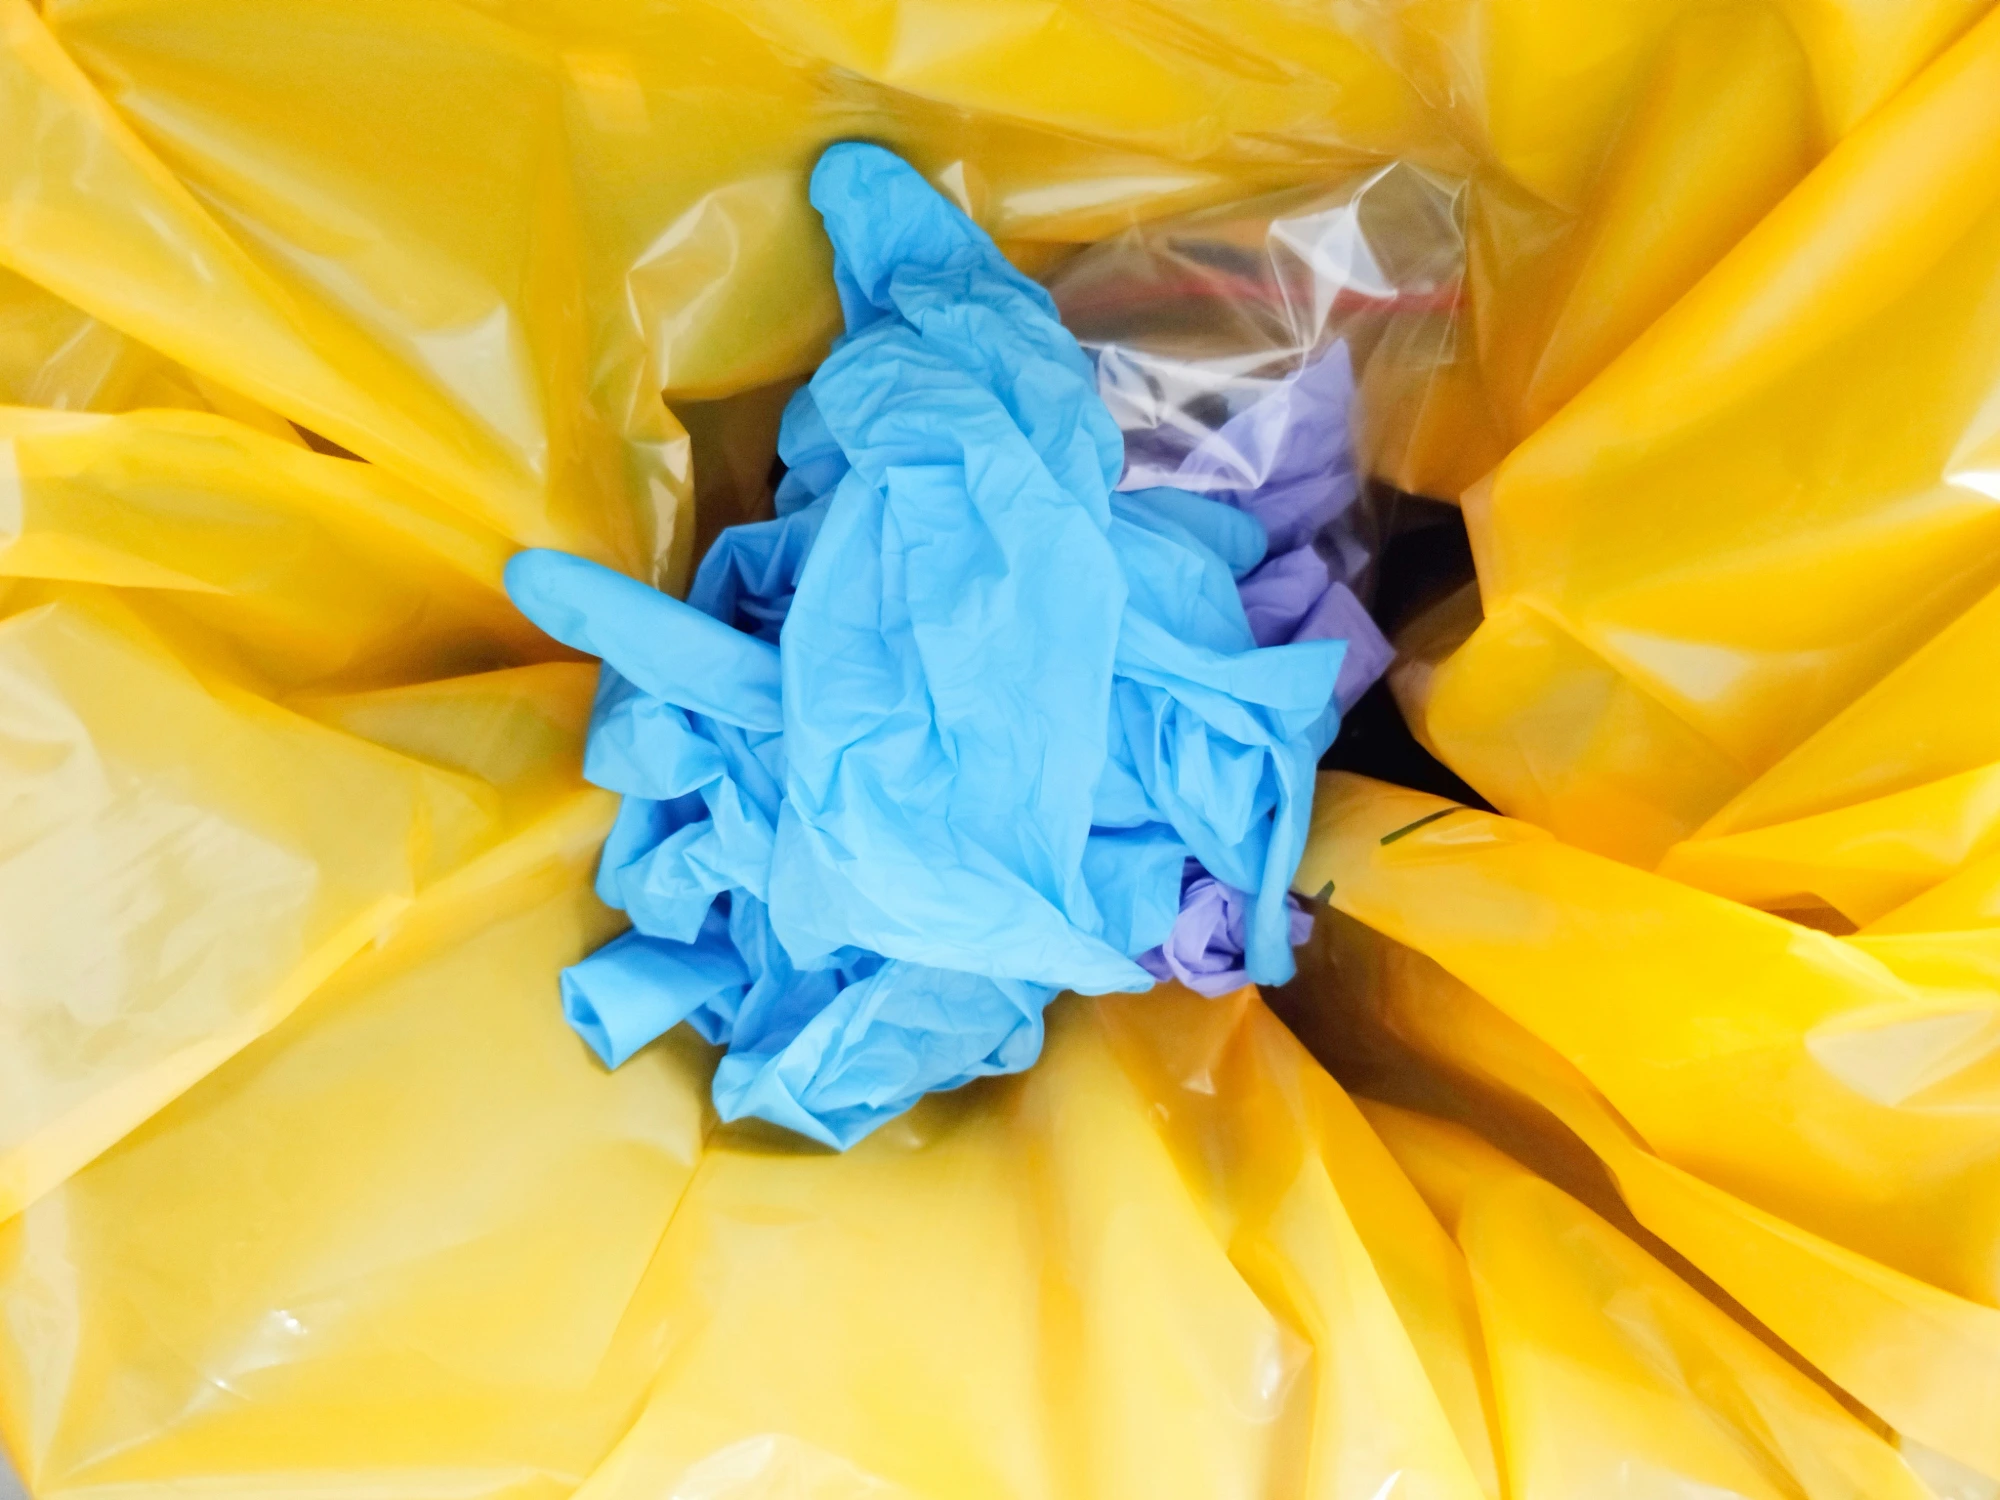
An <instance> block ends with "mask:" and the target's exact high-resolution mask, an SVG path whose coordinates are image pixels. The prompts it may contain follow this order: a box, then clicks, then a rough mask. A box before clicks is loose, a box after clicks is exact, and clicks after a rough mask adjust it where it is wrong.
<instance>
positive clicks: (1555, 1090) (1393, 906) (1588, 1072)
mask: <svg viewBox="0 0 2000 1500" xmlns="http://www.w3.org/2000/svg"><path fill="white" fill-rule="evenodd" d="M1440 813H1442V814H1443V816H1438V814H1440ZM1423 819H1430V820H1431V821H1428V822H1421V823H1420V820H1423ZM1413 825H1418V826H1413ZM1404 830H1407V832H1405V831H1404ZM1300 881H1301V884H1304V883H1306V882H1310V881H1319V882H1325V881H1332V882H1333V887H1334V889H1333V897H1332V899H1333V901H1334V903H1335V905H1336V906H1337V907H1338V908H1339V909H1340V911H1342V912H1344V913H1347V914H1349V915H1351V916H1352V917H1354V918H1356V919H1358V921H1359V922H1361V923H1365V924H1367V928H1369V929H1373V933H1372V934H1371V933H1368V932H1365V931H1363V930H1361V929H1354V930H1352V931H1350V932H1349V933H1348V935H1347V939H1346V941H1348V942H1350V943H1358V944H1360V946H1361V947H1362V949H1363V951H1364V952H1366V951H1367V948H1368V944H1369V943H1370V942H1373V943H1377V944H1379V943H1382V942H1385V941H1391V940H1392V941H1393V943H1394V944H1399V945H1403V947H1404V948H1405V949H1407V950H1414V951H1412V952H1407V953H1399V952H1396V951H1391V952H1389V953H1387V954H1378V955H1377V956H1376V957H1374V958H1373V959H1372V960H1364V961H1362V962H1360V963H1358V964H1357V963H1356V962H1355V961H1353V960H1350V961H1349V965H1348V967H1350V968H1358V969H1360V970H1362V971H1365V972H1366V974H1367V978H1366V979H1365V980H1361V981H1357V987H1358V990H1359V992H1360V993H1361V994H1362V995H1363V996H1364V997H1366V1003H1367V1004H1368V1005H1372V1006H1375V1007H1378V1008H1380V1009H1381V1010H1382V1011H1383V1012H1384V1013H1385V1015H1386V1019H1387V1021H1388V1024H1389V1025H1390V1027H1391V1029H1393V1030H1395V1031H1397V1032H1399V1033H1400V1034H1401V1035H1403V1037H1404V1038H1405V1039H1406V1040H1407V1041H1408V1042H1409V1043H1410V1045H1412V1046H1413V1047H1415V1048H1416V1049H1417V1050H1418V1051H1420V1052H1421V1053H1423V1054H1424V1055H1426V1056H1428V1057H1430V1058H1432V1059H1434V1060H1436V1061H1437V1062H1439V1063H1441V1064H1442V1065H1444V1066H1445V1067H1447V1068H1448V1069H1451V1070H1453V1071H1455V1072H1458V1073H1461V1074H1464V1075H1467V1076H1469V1077H1471V1078H1474V1079H1476V1080H1479V1081H1481V1082H1483V1083H1485V1084H1487V1085H1489V1086H1492V1087H1496V1088H1498V1089H1501V1090H1503V1091H1505V1092H1507V1093H1509V1094H1512V1095H1518V1096H1520V1097H1522V1098H1524V1099H1526V1100H1528V1101H1531V1102H1532V1103H1533V1104H1535V1105H1537V1106H1539V1107H1540V1108H1541V1109H1542V1110H1545V1111H1547V1112H1548V1113H1549V1114H1551V1115H1553V1116H1554V1117H1555V1118H1556V1119H1558V1120H1560V1121H1561V1122H1562V1124H1563V1126H1565V1127H1567V1129H1568V1130H1569V1131H1571V1132H1573V1133H1574V1135H1575V1136H1576V1137H1577V1138H1579V1139H1580V1140H1581V1141H1582V1142H1584V1143H1585V1145H1586V1146H1587V1147H1588V1148H1589V1149H1590V1150H1591V1151H1592V1152H1594V1153H1595V1154H1596V1155H1597V1156H1598V1157H1599V1158H1600V1159H1601V1160H1602V1161H1603V1163H1604V1164H1605V1166H1606V1167H1607V1168H1608V1169H1609V1170H1610V1172H1611V1174H1612V1176H1613V1178H1614V1179H1615V1180H1616V1182H1617V1184H1618V1188H1619V1190H1620V1192H1621V1193H1622V1195H1623V1197H1624V1200H1625V1202H1626V1204H1627V1205H1628V1206H1629V1207H1630V1209H1631V1211H1632V1213H1633V1214H1634V1215H1636V1216H1637V1218H1638V1219H1639V1220H1640V1221H1641V1222H1642V1223H1644V1224H1645V1225H1646V1227H1647V1228H1648V1229H1650V1230H1652V1231H1653V1232H1654V1233H1656V1234H1658V1235H1659V1236H1660V1237H1661V1238H1662V1239H1664V1240H1666V1241H1667V1242H1668V1243H1669V1244H1671V1245H1672V1246H1673V1247H1674V1248H1675V1249H1676V1250H1678V1251H1680V1252H1681V1253H1682V1254H1683V1255H1685V1256H1686V1257H1687V1258H1688V1259H1689V1260H1690V1261H1691V1262H1693V1263H1694V1264H1695V1265H1696V1266H1698V1267H1699V1268H1700V1269H1701V1270H1702V1271H1704V1272H1705V1273H1707V1274H1708V1275H1709V1276H1711V1277H1712V1278H1714V1280H1715V1281H1716V1282H1717V1283H1718V1284H1719V1285H1720V1286H1721V1287H1723V1288H1724V1289H1725V1290H1726V1291H1728V1293H1729V1294H1730V1295H1731V1296H1733V1297H1734V1298H1736V1300H1737V1301H1738V1302H1740V1303H1741V1304H1742V1305H1743V1306H1744V1307H1745V1308H1747V1309H1748V1310H1749V1311H1750V1312H1751V1313H1752V1314H1754V1315H1755V1316H1756V1317H1757V1318H1758V1319H1760V1320H1761V1321H1762V1322H1763V1323H1764V1324H1765V1325H1767V1326H1768V1327H1769V1328H1771V1329H1772V1330H1773V1331H1774V1332H1775V1333H1776V1334H1777V1335H1778V1336H1779V1337H1780V1338H1782V1339H1783V1340H1784V1341H1785V1342H1786V1343H1788V1344H1789V1345H1790V1346H1791V1347H1792V1348H1794V1349H1796V1350H1798V1351H1799V1352H1800V1353H1801V1354H1802V1355H1803V1356H1805V1357H1806V1358H1807V1359H1809V1360H1810V1361H1811V1362H1812V1363H1813V1364H1814V1365H1815V1366H1816V1367H1817V1368H1818V1369H1820V1370H1821V1371H1823V1372H1824V1373H1825V1374H1826V1375H1827V1376H1828V1377H1830V1378H1831V1379H1833V1380H1834V1381H1836V1382H1838V1383H1839V1384H1840V1385H1842V1386H1843V1387H1844V1388H1845V1389H1847V1390H1848V1391H1850V1392H1851V1393H1852V1394H1853V1395H1854V1396H1855V1398H1856V1399H1858V1400H1859V1401H1861V1402H1862V1403H1864V1404H1865V1405H1866V1406H1867V1407H1869V1408H1870V1409H1871V1410H1873V1411H1875V1412H1877V1413H1878V1414H1879V1415H1880V1416H1882V1417H1883V1418H1884V1419H1886V1420H1887V1421H1888V1422H1890V1423H1891V1424H1892V1425H1893V1426H1894V1427H1896V1428H1897V1429H1898V1430H1899V1431H1902V1432H1905V1433H1908V1434H1910V1435H1911V1436H1913V1437H1915V1438H1916V1439H1918V1440H1919V1441H1921V1442H1923V1443H1925V1444H1927V1445H1929V1446H1930V1447H1933V1448H1936V1449H1938V1450H1939V1451H1941V1452H1944V1453H1947V1454H1950V1455H1951V1456H1952V1457H1954V1458H1956V1459H1958V1460H1960V1461H1962V1462H1964V1463H1966V1464H1969V1465H1971V1466H1973V1467H1975V1468H1977V1469H1980V1470H1982V1471H1984V1472H1986V1473H1988V1474H2000V1425H1996V1424H1995V1423H1994V1422H1993V1420H1992V1414H1993V1412H1994V1410H1995V1409H1996V1403H2000V1110H1996V1109H1995V1107H1994V1095H1993V1084H1994V1079H1995V1077H1996V1071H1995V1063H1996V1061H2000V987H1996V986H1995V985H1994V984H1993V982H1992V980H1993V976H1994V975H1995V974H2000V967H1989V968H1988V969H1987V971H1986V975H1985V982H1984V983H1969V982H1968V979H1969V978H1970V977H1971V976H1970V975H1968V973H1967V970H1966V967H1965V966H1964V965H1963V964H1962V963H1961V964H1960V965H1958V966H1957V968H1956V972H1955V973H1954V972H1952V969H1951V967H1950V966H1948V965H1945V964H1933V965H1931V966H1929V967H1925V966H1923V965H1920V964H1918V963H1913V962H1898V961H1897V960H1896V959H1895V958H1894V957H1893V956H1890V955H1885V954H1884V953H1883V952H1882V951H1881V948H1880V943H1879V942H1875V943H1871V942H1870V941H1868V940H1862V939H1857V940H1846V939H1841V938H1837V937H1832V936H1829V935H1827V934H1825V933H1821V932H1816V931H1812V930H1810V929H1806V928H1802V927H1798V926H1795V925H1793V924H1792V923H1790V922H1787V921H1784V920H1782V919H1780V918H1777V917H1772V916H1767V915H1765V914H1763V913H1761V912H1757V911H1753V910H1750V909H1748V908H1745V907H1742V906H1738V905H1735V904H1733V903H1731V902H1728V901H1725V900H1721V899H1719V898H1717V897H1714V896H1710V895H1707V894H1705V893H1702V892H1698V891H1693V890H1690V889H1688V888H1687V887H1684V886H1681V885H1678V884H1676V883H1674V882H1672V881H1668V880H1664V879H1661V878H1660V877H1658V876H1655V875H1649V874H1645V873H1642V872H1639V871H1635V870H1631V869H1629V868H1627V867H1625V866H1622V865H1619V864H1616V863H1613V862H1611V861H1609V860H1606V859H1604V858H1602V857H1600V856H1597V855H1592V854H1589V853H1586V852H1584V851H1582V850H1578V849H1574V848H1571V847H1568V846H1566V845H1563V844H1560V843H1558V842H1556V841H1555V840H1554V839H1552V838H1551V837H1549V836H1548V835H1547V834H1546V833H1544V832H1542V831H1541V830H1539V829H1536V828H1532V827H1530V826H1528V825H1526V824H1522V823H1516V822H1512V821H1510V820H1507V819H1504V818H1499V817H1495V816H1493V815H1492V814H1488V813H1480V812H1475V811H1471V810H1468V809H1464V808H1457V807H1455V806H1454V805H1453V804H1451V803H1448V802H1443V801H1441V800H1440V799H1438V798H1435V797H1427V796H1425V795H1423V794H1421V793H1417V792H1411V791H1406V790H1403V789H1401V788H1395V787H1388V786H1384V785H1382V784H1381V783H1377V782H1370V781H1367V780H1365V779H1363V778H1358V777H1350V776H1344V775H1331V776H1327V777H1323V778H1322V779H1321V787H1320V793H1319V800H1318V803H1317V805H1316V806H1315V810H1314V837H1313V842H1312V844H1311V846H1310V847H1309V849H1308V852H1307V856H1306V861H1305V864H1304V866H1303V867H1302V868H1301V871H1300ZM1375 934H1379V936H1375ZM1944 936H1945V937H1947V938H1948V939H1950V938H1961V939H1962V938H1963V937H1965V936H1967V935H1965V934H1950V935H1944ZM1979 936H1980V937H1982V938H1985V941H1984V943H1983V945H1982V946H1983V947H1984V949H1985V951H1986V952H1987V953H1988V954H1989V955H1990V954H1991V953H1993V951H1994V945H1993V944H1992V942H1991V939H1990V937H1987V936H1986V935H1984V934H1980V935H1979ZM1882 941H1887V942H1894V941H1897V940H1894V939H1888V940H1882ZM1902 941H1905V942H1909V941H1913V940H1912V939H1903V940H1902ZM1914 941H1921V940H1920V939H1919V940H1914ZM1949 951H1950V944H1949V943H1948V944H1947V953H1949ZM1418 955H1422V956H1421V957H1419V956H1418ZM1959 956H1960V957H1961V958H1962V956H1963V954H1962V950H1961V952H1960V955H1959ZM1335 967H1336V968H1338V967H1339V966H1338V965H1336V966H1335Z"/></svg>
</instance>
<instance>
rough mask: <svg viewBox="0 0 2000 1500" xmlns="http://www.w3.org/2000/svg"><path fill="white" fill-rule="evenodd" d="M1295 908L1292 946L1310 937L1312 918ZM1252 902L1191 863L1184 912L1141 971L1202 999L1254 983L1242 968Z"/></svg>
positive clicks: (1294, 901) (1143, 958)
mask: <svg viewBox="0 0 2000 1500" xmlns="http://www.w3.org/2000/svg"><path fill="white" fill-rule="evenodd" d="M1286 899H1287V900H1289V901H1290V902H1291V905H1292V946H1293V947H1294V948H1296V947H1297V946H1298V945H1299V944H1300V943H1303V942H1304V941H1305V940H1306V939H1307V938H1309V937H1311V936H1312V927H1313V919H1312V913H1311V912H1309V911H1307V910H1305V909H1304V908H1303V907H1302V906H1300V905H1299V902H1298V898H1297V897H1294V896H1288V897H1287V898H1286ZM1249 909H1250V908H1249V902H1248V901H1247V900H1246V899H1245V898H1244V895H1243V893H1242V892H1241V891H1239V890H1237V889H1236V888H1235V887H1234V886H1227V885H1224V884H1223V883H1222V882H1221V881H1219V880H1217V879H1216V878H1215V877H1214V876H1213V875H1210V874H1209V873H1208V872H1207V871H1206V870H1204V869H1202V867H1201V866H1200V865H1199V864H1197V863H1196V862H1195V861H1193V860H1189V861H1188V862H1187V866H1186V868H1185V870H1184V871H1183V872H1182V875H1181V913H1180V915H1179V916H1178V917H1176V918H1174V929H1173V931H1172V932H1171V933H1169V934H1168V935H1167V940H1166V942H1165V943H1163V944H1161V945H1160V946H1159V947H1157V948H1153V949H1150V950H1148V951H1147V952H1145V953H1142V954H1140V955H1139V959H1138V962H1139V966H1140V967H1141V968H1142V969H1144V970H1145V971H1146V972H1147V973H1148V974H1151V975H1152V976H1153V977H1154V978H1155V979H1163V980H1167V979H1178V980H1179V981H1180V982H1181V983H1182V984H1184V985H1186V986H1187V987H1188V988H1189V989H1191V990H1193V991H1194V992H1195V993H1196V994H1198V995H1207V996H1208V997H1209V998H1210V999H1214V998H1215V997H1216V996H1218V995H1226V994H1228V993H1229V992H1230V991H1231V990H1239V989H1241V988H1243V986H1244V985H1246V984H1248V983H1249V982H1250V976H1249V975H1248V974H1247V973H1245V972H1244V969H1243V937H1244V935H1243V922H1244V918H1245V917H1246V915H1247V914H1248V912H1249Z"/></svg>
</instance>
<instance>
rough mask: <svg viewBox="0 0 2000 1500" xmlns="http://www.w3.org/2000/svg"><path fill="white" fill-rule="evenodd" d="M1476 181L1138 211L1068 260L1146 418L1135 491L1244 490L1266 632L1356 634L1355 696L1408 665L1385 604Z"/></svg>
mask: <svg viewBox="0 0 2000 1500" xmlns="http://www.w3.org/2000/svg"><path fill="white" fill-rule="evenodd" d="M1461 206H1462V205H1461V189H1460V188H1459V186H1458V185H1456V184H1454V183H1453V182H1451V181H1449V180H1448V179H1444V178H1439V177H1436V176H1434V175H1432V174H1430V173H1427V172H1424V171H1421V170H1419V169H1417V168H1414V167H1411V166H1408V165H1401V164H1398V165H1392V166H1388V167H1383V168H1379V169H1376V170H1373V171H1369V172H1366V173H1362V174H1359V175H1355V176H1352V177H1349V178H1347V179H1345V180H1342V181H1339V182H1336V183H1333V184H1331V185H1316V186H1309V187H1302V188H1292V189H1287V190H1284V191H1281V192H1277V193H1269V194H1263V195H1260V196H1258V197H1255V198H1251V199H1247V200H1245V201H1242V202H1237V203H1231V204H1225V205H1222V206H1220V207H1216V208H1209V209H1204V210H1201V211H1198V212H1195V213H1192V214H1186V215H1182V216H1180V217H1177V218H1173V219H1168V220H1164V221H1161V222H1158V223H1154V224H1150V225H1143V226H1140V227H1136V228H1133V229H1129V230H1127V231H1125V232H1124V233H1122V234H1119V235H1116V236H1114V237H1112V238H1110V239H1108V240H1105V241H1102V242H1101V243H1099V244H1097V245H1094V246H1091V247H1090V248H1088V249H1086V250H1084V251H1082V252H1080V253H1078V254H1077V255H1075V256H1074V257H1072V258H1071V259H1070V260H1068V261H1067V262H1065V263H1064V264H1063V265H1062V266H1061V267H1060V268H1058V269H1057V271H1056V272H1055V274H1054V275H1053V276H1052V277H1051V278H1050V282H1049V285H1050V291H1051V292H1052V293H1053V294H1054V296H1055V299H1056V305H1057V307H1058V308H1059V309H1060V310H1061V312H1062V316H1063V321H1064V323H1065V325H1066V326H1068V328H1069V329H1070V331H1071V332H1072V333H1074V334H1075V335H1076V336H1077V339H1078V341H1079V342H1080V343H1082V344H1083V346H1084V348H1085V349H1086V350H1088V351H1089V352H1090V354H1091V355H1092V356H1093V357H1094V358H1095V360H1096V362H1097V380H1098V392H1099V394H1100V395H1101V396H1103V398H1104V402H1105V405H1106V406H1107V407H1109V408H1110V410H1111V414H1112V416H1113V418H1114V419H1115V420H1116V421H1117V423H1118V425H1119V428H1120V429H1121V430H1122V431H1123V432H1124V434H1125V456H1126V469H1125V476H1124V479H1123V480H1122V481H1121V483H1120V488H1121V489H1127V490H1139V489H1147V488H1152V487H1155V486H1171V487H1174V488H1177V489H1183V490H1189V491H1192V492H1194V493H1196V494H1201V495H1206V496H1209V497H1211V498H1214V499H1219V500H1223V501H1226V502H1228V503H1229V504H1232V505H1235V506H1237V507H1238V508H1239V509H1242V510H1244V511H1247V512H1249V513H1250V514H1252V515H1254V516H1256V517H1257V518H1258V520H1260V521H1261V522H1263V524H1264V526H1265V528H1266V530H1267V532H1268V533H1269V535H1270V552H1269V555H1268V557H1267V560H1266V561H1265V563H1264V564H1263V565H1262V566H1261V567H1260V568H1259V569H1258V570H1257V572H1256V573H1254V574H1252V575H1251V577H1250V578H1248V579H1246V580H1245V581H1244V587H1243V596H1244V603H1245V606H1246V608H1248V610H1249V612H1250V616H1251V621H1252V625H1253V628H1255V629H1256V630H1257V633H1258V639H1259V642H1260V644H1266V645H1268V644H1274V643H1277V642H1280V641H1287V640H1294V639H1311V638H1313V637H1315V636H1334V637H1339V638H1342V639H1345V640H1346V641H1347V642H1348V660H1347V664H1346V666H1345V668H1344V669H1343V671H1342V673H1341V681H1340V698H1341V701H1342V706H1343V707H1351V706H1352V705H1353V704H1354V702H1355V701H1356V700H1357V699H1358V698H1359V697H1360V696H1361V694H1362V693H1363V692H1364V691H1366V689H1367V688H1368V686H1369V685H1370V684H1371V683H1373V682H1374V681H1375V679H1376V678H1378V677H1379V676H1380V675H1381V674H1382V672H1383V671H1384V670H1385V669H1386V668H1387V666H1388V664H1389V660H1390V657H1391V654H1392V653H1391V651H1390V647H1389V644H1388V642H1387V641H1386V640H1385V639H1384V638H1383V636H1382V633H1381V632H1380V631H1379V630H1378V629H1376V627H1375V625H1374V623H1373V622H1372V621H1371V620H1370V619H1369V617H1368V612H1367V609H1366V607H1365V605H1366V601H1367V598H1368V595H1369V592H1370V586H1371V583H1372V573H1373V565H1374V561H1375V558H1376V556H1377V554H1378V552H1379V550H1380V545H1381V539H1382V536H1383V534H1384V530H1385V527H1386V526H1387V525H1388V524H1389V520H1390V518H1389V515H1388V509H1389V505H1390V503H1391V502H1390V499H1389V496H1388V495H1387V493H1386V492H1385V491H1384V490H1383V489H1382V487H1380V486H1373V485H1371V484H1370V483H1369V482H1368V481H1369V476H1370V475H1371V474H1376V473H1393V472H1398V471H1399V470H1400V468H1401V463H1400V460H1401V457H1402V455H1403V453H1404V451H1405V450H1407V448H1408V446H1409V444H1410V443H1411V441H1412V437H1413V434H1414V433H1415V431H1416V430H1417V426H1418V423H1419V422H1420V420H1421V412H1422V408H1423V405H1424V401H1425V398H1426V396H1427V394H1428V388H1429V385H1430V381H1431V378H1432V377H1433V375H1434V374H1435V372H1436V371H1437V370H1438V369H1440V368H1441V367H1442V366H1443V365H1444V364H1445V363H1446V362H1447V361H1449V359H1450V358H1451V356H1452V351H1453V337H1454V331H1455V314H1456V312H1457V309H1458V304H1459V291H1460V285H1461V282H1462V279H1463V272H1464V262H1465V245H1464V236H1463V234H1462V233H1461V230H1460V224H1459V220H1460V210H1461Z"/></svg>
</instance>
